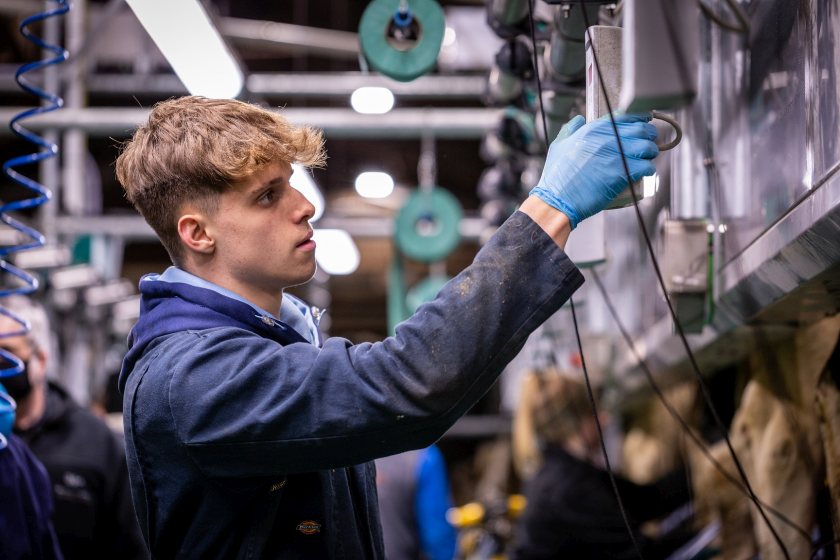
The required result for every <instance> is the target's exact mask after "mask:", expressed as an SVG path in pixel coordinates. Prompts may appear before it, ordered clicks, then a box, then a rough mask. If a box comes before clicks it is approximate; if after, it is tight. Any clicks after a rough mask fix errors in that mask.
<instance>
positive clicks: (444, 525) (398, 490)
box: [376, 445, 457, 560]
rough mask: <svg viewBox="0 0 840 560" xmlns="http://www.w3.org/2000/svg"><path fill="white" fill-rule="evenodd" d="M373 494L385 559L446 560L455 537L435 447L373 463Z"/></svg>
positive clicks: (443, 467) (446, 486) (443, 471)
mask: <svg viewBox="0 0 840 560" xmlns="http://www.w3.org/2000/svg"><path fill="white" fill-rule="evenodd" d="M376 490H377V493H378V494H379V512H380V515H381V518H382V537H383V539H384V541H385V556H386V558H388V560H421V559H426V560H452V558H453V557H454V556H455V546H456V542H457V535H456V531H455V528H454V527H453V526H452V525H450V524H449V522H448V521H447V520H446V511H447V510H448V509H449V508H450V507H452V498H451V496H450V493H449V480H448V477H447V474H446V464H445V463H444V460H443V454H442V453H441V452H440V449H438V447H437V446H436V445H431V446H429V447H427V448H425V449H415V450H412V451H407V452H405V453H399V454H397V455H391V456H389V457H382V458H380V459H376Z"/></svg>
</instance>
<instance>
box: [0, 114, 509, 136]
mask: <svg viewBox="0 0 840 560" xmlns="http://www.w3.org/2000/svg"><path fill="white" fill-rule="evenodd" d="M24 109H25V108H23V107H11V108H3V109H0V122H9V121H10V120H11V119H12V117H14V116H15V115H16V114H17V113H19V112H20V111H22V110H24ZM279 112H280V113H281V114H282V115H283V116H284V117H286V118H287V119H289V121H291V122H292V123H294V124H298V125H303V124H305V125H309V126H314V127H316V128H320V129H322V130H323V131H324V133H325V134H326V135H327V136H330V137H333V138H417V137H419V136H421V135H422V134H423V133H428V132H431V133H433V134H434V135H435V136H436V137H438V138H481V137H482V136H484V134H485V133H486V132H487V131H488V130H490V129H492V128H493V127H495V126H496V125H497V124H498V123H499V121H500V120H501V116H502V111H501V110H500V109H483V108H482V109H395V110H393V111H391V112H389V113H386V114H384V115H362V114H360V113H356V112H355V111H353V110H352V109H335V108H321V109H318V108H290V109H283V110H281V111H279ZM148 114H149V110H148V109H142V108H136V109H134V108H121V109H113V108H86V109H61V110H59V111H54V112H51V113H46V114H42V115H38V116H35V117H32V118H30V119H27V120H26V121H25V126H26V127H27V128H30V129H32V130H39V131H43V130H46V129H58V130H66V129H80V130H84V131H86V132H87V133H88V134H89V135H91V136H121V135H125V136H127V135H128V134H130V132H131V131H132V130H133V129H134V128H135V127H136V126H137V125H138V124H140V123H142V122H144V121H145V120H146V118H147V117H148ZM0 134H2V135H9V134H11V131H10V130H9V129H8V128H6V127H0Z"/></svg>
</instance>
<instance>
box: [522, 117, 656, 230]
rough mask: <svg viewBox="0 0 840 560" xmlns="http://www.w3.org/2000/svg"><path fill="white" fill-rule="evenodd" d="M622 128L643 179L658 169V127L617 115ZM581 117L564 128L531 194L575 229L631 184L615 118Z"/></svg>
mask: <svg viewBox="0 0 840 560" xmlns="http://www.w3.org/2000/svg"><path fill="white" fill-rule="evenodd" d="M614 118H615V123H616V127H617V128H618V134H619V136H620V137H621V145H622V147H623V148H624V155H625V157H626V158H627V167H629V168H630V177H631V178H632V179H633V181H634V182H635V181H638V180H639V179H641V178H642V177H644V176H645V175H652V174H653V173H654V172H655V171H656V168H655V167H654V166H653V163H651V161H650V160H652V159H653V158H655V157H656V156H657V154H659V148H657V147H656V144H655V143H654V140H655V139H656V127H655V126H653V125H652V124H650V123H649V122H648V121H650V116H649V115H633V114H625V115H616V116H615V117H614ZM585 122H586V121H585V119H584V118H583V117H582V116H580V115H578V116H577V117H575V118H573V119H572V120H570V121H569V122H568V123H566V125H565V126H564V127H563V128H562V129H561V130H560V133H559V134H558V135H557V138H556V139H555V140H554V142H552V143H551V146H550V147H549V148H548V156H547V157H546V160H545V167H544V168H543V172H542V177H540V182H539V183H537V186H536V187H534V188H533V189H531V192H530V194H532V195H535V196H537V197H539V198H540V199H542V200H543V201H544V202H545V203H546V204H548V205H549V206H551V207H553V208H555V209H557V210H559V211H561V212H563V213H564V214H565V215H566V216H567V217H568V218H569V222H571V225H572V228H575V227H577V225H578V224H579V223H580V222H581V221H582V220H585V219H586V218H588V217H589V216H592V215H593V214H597V213H598V212H600V211H601V210H603V209H604V208H606V207H607V205H608V204H609V203H610V202H612V200H613V199H614V198H615V197H616V196H618V194H619V193H620V192H621V191H623V190H624V189H625V188H626V187H627V186H628V185H627V175H626V174H625V172H624V165H623V164H622V163H621V154H620V153H619V151H618V144H617V143H616V139H615V133H614V132H613V128H612V124H611V123H610V117H609V115H605V116H603V117H601V118H600V119H598V120H596V121H593V122H591V123H589V124H584V123H585Z"/></svg>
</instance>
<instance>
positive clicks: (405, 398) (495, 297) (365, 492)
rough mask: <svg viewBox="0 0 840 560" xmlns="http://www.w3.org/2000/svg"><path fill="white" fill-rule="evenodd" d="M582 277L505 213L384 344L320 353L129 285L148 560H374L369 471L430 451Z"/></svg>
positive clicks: (127, 383)
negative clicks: (135, 312) (133, 300)
mask: <svg viewBox="0 0 840 560" xmlns="http://www.w3.org/2000/svg"><path fill="white" fill-rule="evenodd" d="M582 282H583V277H582V276H581V274H580V272H579V271H578V270H577V269H576V268H575V267H574V265H573V264H572V262H571V261H570V260H569V259H568V258H567V257H566V254H565V253H564V252H563V251H562V250H561V249H560V248H559V247H557V245H556V244H555V243H554V241H553V240H552V239H551V238H550V237H548V236H547V235H546V234H545V233H544V232H543V231H542V229H540V227H539V226H538V225H537V224H535V223H534V222H533V221H532V220H531V219H530V218H528V217H527V216H526V215H525V214H522V213H519V212H517V213H516V214H514V216H512V217H511V218H510V219H509V220H508V221H507V222H506V223H505V224H504V225H503V226H502V227H501V228H500V229H499V231H498V232H497V233H496V235H494V236H493V238H491V240H490V241H489V242H488V243H487V245H486V246H485V247H484V248H482V250H481V251H480V252H479V254H478V255H477V256H476V259H475V261H474V262H473V264H471V265H470V266H469V267H467V269H465V270H464V271H463V272H462V273H461V274H459V275H458V276H457V277H455V278H454V279H453V280H452V281H450V282H449V283H448V284H447V285H446V286H445V287H444V288H443V289H442V290H441V292H440V294H439V295H438V297H437V298H436V299H434V300H433V301H431V302H429V303H427V304H425V305H423V306H422V307H420V308H419V309H418V311H417V312H416V313H415V314H414V315H413V316H412V317H411V318H410V319H408V320H407V321H405V322H404V323H402V324H401V325H399V326H398V327H397V330H396V334H395V336H394V337H391V338H388V339H386V340H384V341H382V342H377V343H374V344H370V343H365V344H358V345H352V344H351V343H350V342H349V341H347V340H344V339H340V338H330V339H327V340H326V342H325V343H324V345H323V347H322V348H318V347H316V346H314V345H312V344H309V343H307V342H305V341H304V339H303V338H302V337H301V336H300V335H298V334H297V333H296V332H295V331H294V330H293V329H291V328H290V327H288V325H285V324H283V323H281V322H279V321H272V320H271V319H270V318H267V317H260V315H259V313H257V312H255V310H254V309H253V308H252V307H251V306H249V305H247V304H245V303H242V302H240V301H236V300H233V299H230V298H226V297H224V296H222V295H220V294H218V293H216V292H214V291H211V290H206V289H202V288H198V287H194V286H189V285H186V284H176V283H168V282H150V281H144V282H141V291H142V296H143V299H142V304H141V317H140V321H139V322H138V324H137V325H136V326H135V328H134V330H133V332H132V335H131V337H130V343H131V348H130V351H129V353H128V355H127V356H126V358H125V361H124V363H123V371H122V374H121V378H120V387H121V389H122V390H123V392H124V405H125V406H124V414H125V430H126V449H127V455H128V465H129V474H130V478H131V483H132V492H133V496H134V503H135V508H136V509H137V513H138V518H139V520H140V525H141V529H142V530H143V533H144V536H145V538H146V540H147V543H148V544H149V548H150V550H151V552H152V554H153V555H154V556H155V557H158V558H176V557H177V558H191V559H192V558H196V559H197V558H336V559H343V558H350V559H355V558H377V559H378V558H382V557H383V555H384V554H383V545H382V535H381V529H380V525H379V519H378V506H377V498H376V488H375V478H374V468H373V464H372V463H371V462H370V461H371V460H372V459H374V458H376V457H382V456H386V455H392V454H395V453H400V452H403V451H406V450H409V449H417V448H421V447H426V446H428V445H430V444H431V443H433V442H434V441H435V440H437V439H438V438H440V436H441V435H442V434H443V433H444V432H445V431H446V430H447V429H448V428H449V427H450V426H451V425H452V424H453V423H454V422H455V420H457V419H458V418H459V417H460V416H462V415H463V414H464V413H465V412H466V411H467V410H468V409H469V408H470V407H471V406H472V405H473V404H474V403H475V402H476V401H477V400H478V399H479V398H480V397H481V396H482V395H483V394H484V393H485V392H486V391H487V390H488V389H489V388H490V387H491V386H492V384H493V383H494V382H495V380H496V378H497V376H498V375H499V373H500V372H501V371H502V369H503V368H504V366H505V364H507V363H508V361H510V360H511V359H512V358H513V356H514V355H516V353H517V352H518V351H519V350H520V349H521V347H522V345H523V344H524V343H525V340H526V339H527V337H528V335H529V334H530V333H531V332H532V331H533V330H534V329H535V328H537V326H539V325H540V324H541V323H542V322H543V321H544V320H545V319H546V318H548V317H549V316H550V315H551V314H552V313H554V312H555V311H556V310H557V309H558V308H559V307H560V306H561V305H562V304H563V303H564V302H565V301H566V300H567V299H568V298H569V297H570V295H571V294H572V293H573V292H574V290H575V289H577V288H578V287H579V286H580V284H581V283H582Z"/></svg>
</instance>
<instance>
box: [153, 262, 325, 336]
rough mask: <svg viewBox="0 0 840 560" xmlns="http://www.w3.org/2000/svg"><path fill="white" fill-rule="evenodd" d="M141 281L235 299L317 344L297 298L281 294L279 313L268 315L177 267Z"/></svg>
mask: <svg viewBox="0 0 840 560" xmlns="http://www.w3.org/2000/svg"><path fill="white" fill-rule="evenodd" d="M143 280H156V281H159V282H176V283H180V284H189V285H190V286H195V287H197V288H204V289H205V290H212V291H214V292H216V293H217V294H221V295H223V296H225V297H229V298H231V299H235V300H237V301H241V302H242V303H245V304H247V305H250V306H251V307H253V308H254V311H256V312H257V313H258V314H259V315H268V316H269V317H271V318H273V319H277V320H280V321H282V322H284V323H286V324H287V325H289V326H290V327H292V328H293V329H295V331H297V332H298V334H300V335H301V336H302V337H303V338H305V339H306V340H308V341H309V342H311V343H312V344H315V345H317V344H318V340H319V336H318V325H317V323H316V320H315V318H314V317H313V315H312V310H311V309H309V308H308V307H307V306H306V305H305V304H304V303H303V302H302V301H300V300H298V299H297V298H292V297H291V296H288V295H286V294H283V299H282V300H281V302H280V309H279V312H278V313H277V314H274V313H269V312H268V311H266V310H265V309H262V308H261V307H260V306H258V305H255V304H253V303H251V302H250V301H248V300H247V299H245V298H243V297H242V296H240V295H239V294H235V293H233V292H231V291H230V290H227V289H225V288H222V287H221V286H219V285H217V284H214V283H213V282H209V281H207V280H204V279H203V278H199V277H198V276H196V275H195V274H190V273H189V272H187V271H186V270H182V269H180V268H178V267H177V266H170V267H169V268H167V269H166V270H165V271H164V272H163V274H149V275H147V276H144V277H143Z"/></svg>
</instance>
